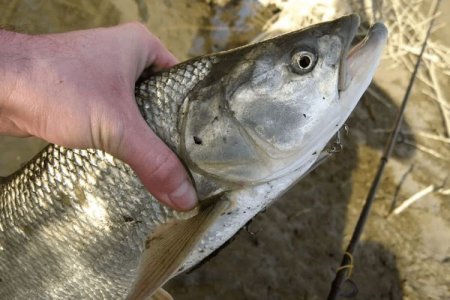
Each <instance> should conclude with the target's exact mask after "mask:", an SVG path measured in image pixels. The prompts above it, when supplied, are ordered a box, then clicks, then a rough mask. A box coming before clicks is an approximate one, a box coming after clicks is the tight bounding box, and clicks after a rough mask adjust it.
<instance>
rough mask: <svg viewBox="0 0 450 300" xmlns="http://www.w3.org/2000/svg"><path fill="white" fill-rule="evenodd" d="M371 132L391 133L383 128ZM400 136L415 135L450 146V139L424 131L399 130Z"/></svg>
mask: <svg viewBox="0 0 450 300" xmlns="http://www.w3.org/2000/svg"><path fill="white" fill-rule="evenodd" d="M372 132H374V133H391V132H392V130H390V129H383V128H375V129H372ZM400 134H403V135H408V136H415V135H417V136H420V137H423V138H427V139H430V140H434V141H438V142H442V143H446V144H450V138H447V137H445V136H442V135H438V134H432V133H429V132H426V131H414V132H411V131H404V130H401V131H400Z"/></svg>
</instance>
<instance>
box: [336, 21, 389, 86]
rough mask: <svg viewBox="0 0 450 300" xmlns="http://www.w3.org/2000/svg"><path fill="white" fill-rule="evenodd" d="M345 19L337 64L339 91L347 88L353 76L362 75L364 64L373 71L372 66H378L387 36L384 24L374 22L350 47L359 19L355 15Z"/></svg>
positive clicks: (353, 78)
mask: <svg viewBox="0 0 450 300" xmlns="http://www.w3.org/2000/svg"><path fill="white" fill-rule="evenodd" d="M345 21H346V22H345V24H344V25H345V26H346V27H347V28H346V32H347V34H346V36H344V49H343V51H342V57H341V60H340V66H339V81H338V90H339V91H340V92H342V91H345V90H347V89H348V87H349V86H350V84H351V83H352V82H353V81H354V80H355V77H357V76H359V75H362V74H361V73H362V72H361V69H362V68H363V67H364V66H367V67H368V69H371V71H374V70H373V66H375V68H376V67H377V66H378V63H379V61H380V58H381V54H382V51H383V48H384V45H385V44H386V40H387V36H388V31H387V29H386V26H385V25H384V24H382V23H375V24H374V25H372V27H370V28H369V31H368V33H367V35H366V36H365V38H364V39H362V40H361V41H360V42H359V43H357V44H356V45H355V46H353V47H351V44H352V41H353V40H354V38H355V36H356V33H357V30H358V27H359V24H360V20H359V17H358V16H357V15H350V16H347V17H346V20H345ZM365 73H367V74H370V73H372V72H365ZM372 75H373V74H372Z"/></svg>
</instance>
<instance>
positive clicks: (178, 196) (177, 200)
mask: <svg viewBox="0 0 450 300" xmlns="http://www.w3.org/2000/svg"><path fill="white" fill-rule="evenodd" d="M169 198H170V201H171V202H172V203H173V204H174V205H175V206H176V207H178V208H180V209H182V210H189V209H192V208H194V207H195V205H196V204H197V195H196V193H195V190H194V188H193V186H192V184H191V183H190V182H189V181H188V180H185V181H184V182H183V183H182V184H180V186H179V187H178V188H177V189H176V190H175V191H173V192H172V193H170V194H169Z"/></svg>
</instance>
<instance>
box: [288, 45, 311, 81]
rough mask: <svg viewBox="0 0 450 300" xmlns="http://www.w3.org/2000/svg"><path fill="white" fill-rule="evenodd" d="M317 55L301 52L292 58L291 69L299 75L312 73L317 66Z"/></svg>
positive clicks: (305, 51)
mask: <svg viewBox="0 0 450 300" xmlns="http://www.w3.org/2000/svg"><path fill="white" fill-rule="evenodd" d="M316 61H317V59H316V55H315V54H314V53H312V52H311V51H307V50H301V51H297V52H295V53H294V54H293V55H292V56H291V67H292V69H293V71H294V72H295V73H297V74H300V75H301V74H305V73H308V72H311V71H312V70H313V69H314V66H315V65H316Z"/></svg>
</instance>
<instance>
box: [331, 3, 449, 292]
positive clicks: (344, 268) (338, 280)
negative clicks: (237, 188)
mask: <svg viewBox="0 0 450 300" xmlns="http://www.w3.org/2000/svg"><path fill="white" fill-rule="evenodd" d="M440 4H441V0H438V1H437V2H436V6H435V8H434V11H433V14H432V19H431V21H430V26H429V27H428V30H427V33H426V35H425V39H424V41H423V44H422V49H421V50H420V54H419V56H418V57H417V62H416V65H415V66H414V71H413V73H412V75H411V79H410V81H409V84H408V87H407V89H406V93H405V96H404V98H403V101H402V104H401V106H400V109H399V111H398V113H397V117H396V120H395V123H394V124H395V125H394V130H393V131H392V133H391V135H390V136H389V138H388V140H387V143H386V146H385V149H384V152H383V156H382V157H381V159H380V164H379V166H378V170H377V173H376V175H375V178H374V180H373V181H372V185H371V187H370V190H369V193H368V195H367V198H366V202H365V203H364V206H363V209H362V210H361V214H360V215H359V218H358V222H357V223H356V226H355V229H354V231H353V234H352V238H351V240H350V242H349V244H348V246H347V250H346V251H345V254H344V256H343V257H342V261H341V265H340V267H339V268H338V269H337V271H336V276H335V278H334V280H333V282H332V284H331V289H330V292H329V294H328V297H327V299H328V300H334V299H336V297H338V296H339V289H340V287H341V285H342V283H343V282H344V281H346V280H348V279H349V278H348V276H347V277H346V274H348V273H347V272H348V270H352V269H353V259H352V258H353V252H354V251H355V248H356V245H357V243H358V241H359V239H360V237H361V234H362V232H363V230H364V225H365V224H366V221H367V218H368V217H369V212H370V208H371V206H372V203H373V200H374V199H375V195H376V192H377V189H378V186H379V184H380V181H381V177H382V175H383V172H384V168H385V166H386V164H387V162H388V160H389V157H390V156H391V154H392V150H393V149H394V142H395V141H396V140H397V136H398V133H399V131H400V124H401V123H402V121H403V115H404V112H405V108H406V105H407V104H408V101H409V96H410V94H411V90H412V87H413V84H414V81H415V79H416V75H417V71H418V69H419V65H420V61H421V60H422V56H423V53H424V52H425V48H426V46H427V41H428V38H429V36H430V33H431V29H432V27H433V24H434V21H435V19H436V17H435V16H436V13H437V11H438V8H439V5H440Z"/></svg>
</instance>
